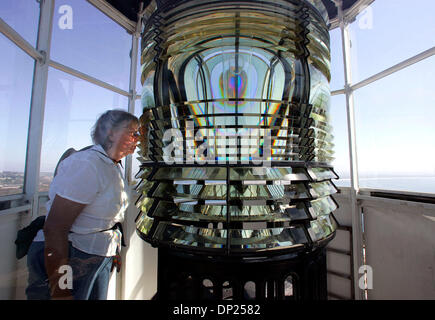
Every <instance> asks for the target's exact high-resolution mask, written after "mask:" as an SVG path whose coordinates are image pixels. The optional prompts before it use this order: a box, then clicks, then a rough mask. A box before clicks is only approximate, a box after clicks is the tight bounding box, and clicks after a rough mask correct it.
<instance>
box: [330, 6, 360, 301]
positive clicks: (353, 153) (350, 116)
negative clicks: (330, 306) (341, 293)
mask: <svg viewBox="0 0 435 320" xmlns="http://www.w3.org/2000/svg"><path fill="white" fill-rule="evenodd" d="M336 3H337V9H338V19H339V24H340V30H341V38H342V49H343V64H344V91H345V95H346V111H347V124H348V139H349V158H350V179H351V189H350V202H351V211H352V240H353V248H352V251H353V270H352V272H353V278H354V290H355V299H357V300H362V299H363V290H361V288H360V287H359V277H360V275H359V268H360V267H361V266H362V265H363V256H362V249H363V247H362V244H363V232H362V219H361V212H360V208H359V206H358V202H357V195H358V191H359V183H358V161H357V148H356V134H355V131H356V130H355V106H354V97H353V91H352V89H351V82H352V72H351V57H350V37H349V23H348V21H347V19H346V18H345V16H344V14H343V9H342V1H341V0H339V1H337V2H336Z"/></svg>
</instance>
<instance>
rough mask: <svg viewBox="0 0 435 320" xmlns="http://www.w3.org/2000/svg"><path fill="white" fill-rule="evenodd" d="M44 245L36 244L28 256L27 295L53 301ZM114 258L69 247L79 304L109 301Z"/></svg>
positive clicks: (70, 262)
mask: <svg viewBox="0 0 435 320" xmlns="http://www.w3.org/2000/svg"><path fill="white" fill-rule="evenodd" d="M44 244H45V242H43V241H34V242H33V243H32V245H31V246H30V248H29V252H28V254H27V267H28V270H29V280H28V286H27V288H26V295H27V299H28V300H49V299H50V294H49V287H48V279H47V273H46V271H45V262H44ZM112 260H113V257H102V256H97V255H92V254H88V253H85V252H83V251H80V250H77V249H75V248H74V247H73V246H72V245H71V242H70V243H69V265H70V266H71V268H72V275H73V288H72V293H73V296H74V299H75V300H106V299H107V289H108V286H109V279H110V269H111V266H112Z"/></svg>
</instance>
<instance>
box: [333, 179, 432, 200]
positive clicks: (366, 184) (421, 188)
mask: <svg viewBox="0 0 435 320" xmlns="http://www.w3.org/2000/svg"><path fill="white" fill-rule="evenodd" d="M333 182H334V184H335V185H336V186H337V187H350V179H340V180H333ZM359 187H360V188H368V189H382V190H391V191H407V192H418V193H429V194H432V195H433V196H435V177H382V178H359Z"/></svg>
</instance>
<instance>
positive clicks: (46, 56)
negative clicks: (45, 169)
mask: <svg viewBox="0 0 435 320" xmlns="http://www.w3.org/2000/svg"><path fill="white" fill-rule="evenodd" d="M40 6H41V7H40V15H39V28H38V41H37V45H36V49H37V50H38V51H39V52H40V53H41V54H42V55H43V59H40V60H36V61H35V69H34V74H33V86H32V97H31V103H30V119H29V131H28V137H27V152H26V169H25V174H24V194H25V199H26V200H29V201H32V215H33V216H36V215H37V214H38V210H39V201H38V185H39V172H40V164H41V147H42V129H43V124H44V109H45V97H46V91H47V79H48V65H49V60H50V44H51V33H52V28H53V13H54V0H41V1H40Z"/></svg>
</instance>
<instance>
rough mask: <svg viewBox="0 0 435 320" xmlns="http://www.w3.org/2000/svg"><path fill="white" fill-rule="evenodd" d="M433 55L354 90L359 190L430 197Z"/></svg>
mask: <svg viewBox="0 0 435 320" xmlns="http://www.w3.org/2000/svg"><path fill="white" fill-rule="evenodd" d="M434 67H435V57H433V56H432V57H431V58H428V59H425V60H423V61H421V62H419V63H417V64H414V65H412V66H410V67H408V68H405V69H403V70H401V71H399V72H397V73H394V74H392V75H390V76H388V77H386V78H384V79H382V80H379V81H376V82H374V83H372V84H370V85H368V86H366V87H363V88H361V89H358V90H356V92H355V107H356V108H355V109H356V110H355V116H356V129H357V135H356V138H357V142H358V143H357V147H358V167H359V178H360V181H359V183H360V187H361V188H364V187H365V188H376V189H388V190H398V191H415V192H429V193H435V162H434V159H435V130H434V124H433V121H434V119H435V109H434V103H435V96H434V91H433V83H434V82H435V77H434V73H433V70H434Z"/></svg>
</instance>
